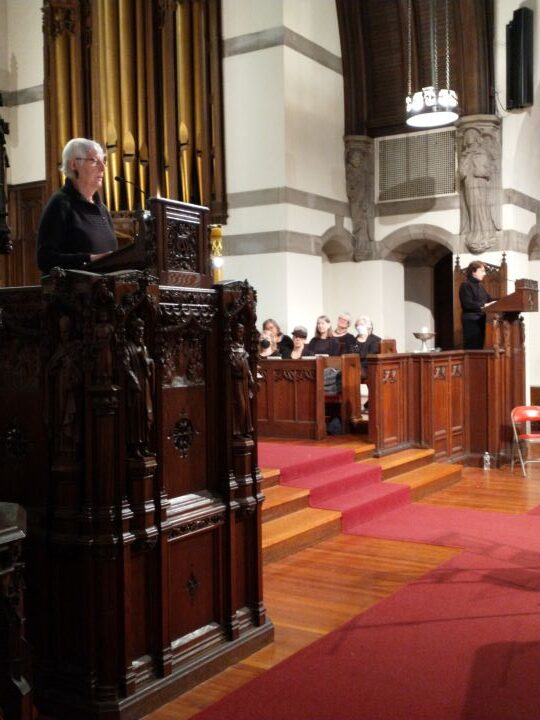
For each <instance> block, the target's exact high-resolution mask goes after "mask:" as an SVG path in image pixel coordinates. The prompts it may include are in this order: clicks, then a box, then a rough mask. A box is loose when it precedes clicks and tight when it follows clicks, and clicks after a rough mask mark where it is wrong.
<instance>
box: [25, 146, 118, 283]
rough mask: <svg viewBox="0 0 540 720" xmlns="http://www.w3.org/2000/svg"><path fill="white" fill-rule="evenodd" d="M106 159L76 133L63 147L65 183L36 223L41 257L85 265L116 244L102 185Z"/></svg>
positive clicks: (41, 261) (48, 264) (43, 263)
mask: <svg viewBox="0 0 540 720" xmlns="http://www.w3.org/2000/svg"><path fill="white" fill-rule="evenodd" d="M106 162H107V159H106V157H105V154H104V152H103V148H102V147H101V146H100V145H99V144H98V143H97V142H95V141H94V140H88V139H86V138H73V139H72V140H70V141H69V142H68V143H67V144H66V146H65V147H64V150H63V152H62V172H63V173H64V175H65V176H66V181H65V183H64V185H63V187H61V188H60V190H58V191H57V192H55V193H54V194H53V195H52V196H51V198H50V199H49V201H48V203H47V205H46V206H45V209H44V211H43V214H42V216H41V220H40V223H39V228H38V240H37V263H38V265H39V267H40V269H41V270H42V271H43V272H44V273H48V272H50V270H51V268H53V267H56V266H58V267H62V268H68V269H69V268H72V269H73V268H75V269H78V268H83V267H84V266H85V265H86V264H87V263H89V262H92V261H93V260H98V259H99V258H101V257H103V256H104V255H108V254H109V253H110V252H112V251H113V250H116V249H117V248H118V243H117V240H116V236H115V234H114V230H113V224H112V220H111V216H110V213H109V211H108V210H107V208H106V207H105V205H104V204H103V203H102V201H101V197H100V195H99V192H98V191H99V190H100V188H101V186H102V183H103V174H104V172H105V165H106Z"/></svg>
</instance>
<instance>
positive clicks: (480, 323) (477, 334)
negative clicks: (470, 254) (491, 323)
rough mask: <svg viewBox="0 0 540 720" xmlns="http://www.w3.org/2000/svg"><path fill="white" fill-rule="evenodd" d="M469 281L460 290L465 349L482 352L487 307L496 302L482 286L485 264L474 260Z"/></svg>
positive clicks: (462, 284) (468, 273)
mask: <svg viewBox="0 0 540 720" xmlns="http://www.w3.org/2000/svg"><path fill="white" fill-rule="evenodd" d="M466 275H467V279H466V280H465V282H463V283H461V285H460V288H459V301H460V303H461V311H462V312H461V323H462V326H463V348H464V349H465V350H482V348H483V347H484V340H485V337H486V310H485V309H486V307H487V306H488V305H491V303H492V302H495V301H494V300H493V298H492V297H491V295H490V294H489V293H488V291H487V290H486V289H485V288H484V286H483V285H482V280H483V279H484V277H485V275H486V268H485V267H484V263H483V262H480V261H479V260H474V261H473V262H472V263H470V264H469V267H468V268H467V270H466Z"/></svg>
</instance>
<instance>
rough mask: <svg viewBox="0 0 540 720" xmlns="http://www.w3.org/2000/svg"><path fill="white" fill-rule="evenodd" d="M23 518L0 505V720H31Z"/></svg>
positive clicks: (18, 511)
mask: <svg viewBox="0 0 540 720" xmlns="http://www.w3.org/2000/svg"><path fill="white" fill-rule="evenodd" d="M25 530H26V516H25V512H24V510H23V509H22V508H21V507H20V506H19V505H16V504H14V503H0V648H1V651H0V718H2V720H31V718H32V717H33V715H32V710H33V708H32V692H31V686H30V683H29V674H30V673H29V664H30V662H29V653H28V650H27V645H26V641H25V639H24V611H23V592H22V588H23V580H22V569H23V564H22V561H21V555H22V541H23V539H24V537H25Z"/></svg>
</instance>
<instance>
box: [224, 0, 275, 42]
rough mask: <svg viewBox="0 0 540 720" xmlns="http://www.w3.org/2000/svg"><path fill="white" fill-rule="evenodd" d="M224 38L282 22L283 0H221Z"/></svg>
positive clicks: (257, 30) (266, 28)
mask: <svg viewBox="0 0 540 720" xmlns="http://www.w3.org/2000/svg"><path fill="white" fill-rule="evenodd" d="M221 6H222V30H223V37H224V38H232V37H238V36H239V35H246V34H248V33H253V32H260V31H261V30H268V29H269V28H274V27H279V26H280V25H282V24H283V0H249V2H246V0H222V5H221Z"/></svg>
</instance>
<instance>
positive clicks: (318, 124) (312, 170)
mask: <svg viewBox="0 0 540 720" xmlns="http://www.w3.org/2000/svg"><path fill="white" fill-rule="evenodd" d="M284 70H285V84H284V91H285V98H284V99H285V151H286V176H287V185H289V186H290V187H293V188H297V189H300V190H306V191H308V192H313V193H317V194H319V195H324V196H325V197H331V198H335V199H337V200H344V201H346V200H347V195H346V190H345V166H344V161H343V154H344V146H343V122H344V120H343V77H342V76H341V75H340V74H338V73H336V72H334V71H333V70H330V69H328V68H326V67H324V66H322V65H320V64H319V63H316V62H315V61H314V60H311V59H310V58H308V57H306V56H305V55H301V54H300V53H298V52H296V51H294V50H291V49H290V48H287V47H286V48H285V49H284Z"/></svg>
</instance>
